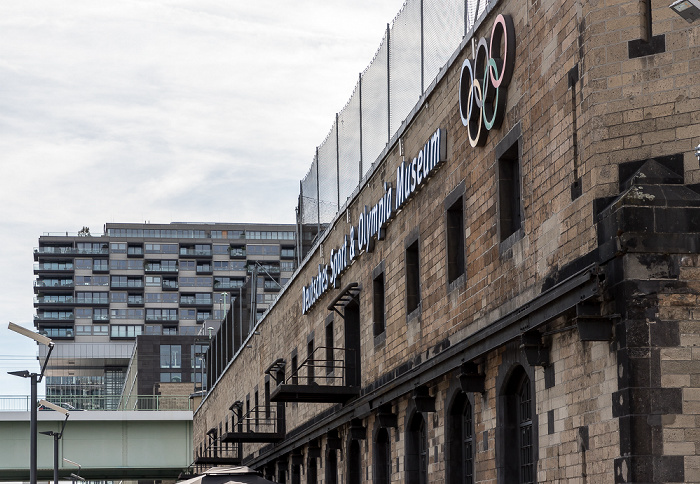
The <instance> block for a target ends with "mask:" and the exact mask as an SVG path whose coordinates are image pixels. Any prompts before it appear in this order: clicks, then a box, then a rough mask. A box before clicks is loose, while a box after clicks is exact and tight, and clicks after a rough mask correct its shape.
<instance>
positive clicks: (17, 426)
mask: <svg viewBox="0 0 700 484" xmlns="http://www.w3.org/2000/svg"><path fill="white" fill-rule="evenodd" d="M64 420H65V416H64V415H63V414H61V413H58V412H53V411H40V412H38V416H37V430H38V431H39V432H45V431H54V432H57V433H58V432H60V431H61V426H62V425H63V421H64ZM29 425H30V413H29V412H28V411H2V412H0V481H29V442H30V436H29ZM53 440H54V438H53V437H51V436H46V435H42V434H39V435H38V436H37V441H38V447H37V468H38V469H37V478H38V479H40V480H52V479H53V462H54V461H53ZM64 458H65V459H68V460H70V461H73V462H75V463H77V464H80V466H81V469H80V471H78V468H77V467H76V466H74V465H73V464H70V463H68V462H66V461H64V460H63V459H64ZM192 461H193V451H192V411H191V410H160V411H102V410H94V411H71V412H70V416H69V418H68V422H67V423H66V426H65V430H64V432H63V438H62V439H60V440H59V445H58V464H59V472H58V475H59V479H65V478H69V477H68V476H70V474H71V473H74V474H78V475H80V477H83V478H85V479H88V480H112V481H119V480H123V479H128V480H136V479H175V478H177V476H178V474H179V473H180V472H182V471H183V470H184V469H186V468H187V467H188V466H189V465H190V464H191V463H192Z"/></svg>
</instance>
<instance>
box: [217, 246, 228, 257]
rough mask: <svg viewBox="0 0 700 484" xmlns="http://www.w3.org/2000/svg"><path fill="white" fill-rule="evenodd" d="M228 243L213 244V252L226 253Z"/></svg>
mask: <svg viewBox="0 0 700 484" xmlns="http://www.w3.org/2000/svg"><path fill="white" fill-rule="evenodd" d="M228 247H229V246H228V245H214V254H218V255H221V254H224V255H228Z"/></svg>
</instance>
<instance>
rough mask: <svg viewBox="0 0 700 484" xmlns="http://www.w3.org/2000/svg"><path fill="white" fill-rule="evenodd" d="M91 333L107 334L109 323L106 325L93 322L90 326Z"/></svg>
mask: <svg viewBox="0 0 700 484" xmlns="http://www.w3.org/2000/svg"><path fill="white" fill-rule="evenodd" d="M92 334H94V335H101V336H107V335H108V334H109V325H107V324H94V325H93V326H92Z"/></svg>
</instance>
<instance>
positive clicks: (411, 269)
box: [406, 240, 420, 314]
mask: <svg viewBox="0 0 700 484" xmlns="http://www.w3.org/2000/svg"><path fill="white" fill-rule="evenodd" d="M419 304H420V277H419V257H418V240H416V241H415V242H413V243H412V244H411V245H409V246H408V247H406V312H407V313H408V314H411V313H412V312H413V311H415V310H416V309H418V306H419Z"/></svg>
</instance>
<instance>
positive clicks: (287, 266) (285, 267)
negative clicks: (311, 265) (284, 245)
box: [280, 261, 294, 272]
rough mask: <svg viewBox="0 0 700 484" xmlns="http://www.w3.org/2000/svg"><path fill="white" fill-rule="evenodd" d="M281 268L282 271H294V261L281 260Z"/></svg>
mask: <svg viewBox="0 0 700 484" xmlns="http://www.w3.org/2000/svg"><path fill="white" fill-rule="evenodd" d="M280 270H281V271H282V272H294V262H293V261H280Z"/></svg>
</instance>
